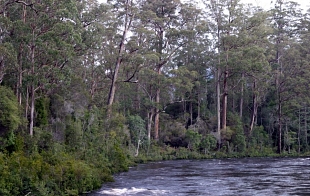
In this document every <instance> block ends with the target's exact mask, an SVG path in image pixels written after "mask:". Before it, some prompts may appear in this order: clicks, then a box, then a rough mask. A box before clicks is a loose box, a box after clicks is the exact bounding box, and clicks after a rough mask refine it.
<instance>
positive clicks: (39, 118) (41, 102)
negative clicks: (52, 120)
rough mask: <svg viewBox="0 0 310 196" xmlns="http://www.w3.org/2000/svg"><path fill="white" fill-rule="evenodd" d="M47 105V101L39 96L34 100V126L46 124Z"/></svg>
mask: <svg viewBox="0 0 310 196" xmlns="http://www.w3.org/2000/svg"><path fill="white" fill-rule="evenodd" d="M48 106H49V101H48V99H46V98H39V99H37V100H36V102H35V111H36V114H37V115H36V126H38V127H39V126H44V125H47V124H48Z"/></svg>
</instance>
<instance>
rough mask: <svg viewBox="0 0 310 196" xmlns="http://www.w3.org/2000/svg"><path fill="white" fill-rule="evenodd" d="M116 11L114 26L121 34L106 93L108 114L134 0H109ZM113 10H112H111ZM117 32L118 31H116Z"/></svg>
mask: <svg viewBox="0 0 310 196" xmlns="http://www.w3.org/2000/svg"><path fill="white" fill-rule="evenodd" d="M109 3H111V4H112V5H113V7H114V9H115V12H117V13H116V14H117V16H116V17H117V18H118V21H117V22H116V23H114V25H116V27H121V28H122V30H121V35H120V39H119V48H118V51H117V53H116V54H115V57H116V59H115V66H114V68H113V69H112V77H111V85H110V91H109V94H108V102H107V105H108V116H109V115H110V114H111V109H112V108H111V107H112V104H113V102H114V96H115V90H116V81H117V79H118V74H119V70H120V67H121V63H122V60H123V55H124V53H125V45H126V39H127V37H128V34H129V31H130V28H131V27H132V22H133V20H134V18H135V14H136V9H137V8H136V4H135V1H134V0H122V1H109ZM112 12H113V11H112ZM117 33H119V31H117Z"/></svg>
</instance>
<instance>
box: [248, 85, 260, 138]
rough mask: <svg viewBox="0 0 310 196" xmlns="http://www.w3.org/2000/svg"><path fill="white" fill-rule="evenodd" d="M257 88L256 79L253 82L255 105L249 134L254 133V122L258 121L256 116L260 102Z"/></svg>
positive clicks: (253, 100)
mask: <svg viewBox="0 0 310 196" xmlns="http://www.w3.org/2000/svg"><path fill="white" fill-rule="evenodd" d="M255 90H256V81H254V83H253V95H252V96H253V97H252V103H253V107H252V113H251V122H250V131H249V135H251V134H252V132H253V127H254V123H255V122H256V118H257V108H258V103H257V95H256V93H255Z"/></svg>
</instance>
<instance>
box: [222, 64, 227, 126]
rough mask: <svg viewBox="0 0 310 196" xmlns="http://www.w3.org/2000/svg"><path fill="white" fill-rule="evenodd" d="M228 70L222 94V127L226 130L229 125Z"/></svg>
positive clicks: (225, 74) (225, 73)
mask: <svg viewBox="0 0 310 196" xmlns="http://www.w3.org/2000/svg"><path fill="white" fill-rule="evenodd" d="M227 79H228V70H227V69H226V70H225V72H224V82H223V95H222V129H224V130H226V127H227V124H226V123H227V96H228V84H227Z"/></svg>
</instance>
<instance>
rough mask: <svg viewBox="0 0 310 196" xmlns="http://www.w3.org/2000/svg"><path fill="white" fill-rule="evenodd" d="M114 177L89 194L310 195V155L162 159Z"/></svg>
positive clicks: (91, 195)
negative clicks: (304, 156) (302, 156)
mask: <svg viewBox="0 0 310 196" xmlns="http://www.w3.org/2000/svg"><path fill="white" fill-rule="evenodd" d="M114 178H115V182H112V183H107V184H104V185H103V186H102V188H101V189H100V190H97V191H94V192H93V193H91V194H89V196H101V195H145V196H149V195H171V196H174V195H182V196H187V195H249V196H252V195H268V196H271V195H310V158H243V159H214V160H179V161H162V162H155V163H148V164H141V165H139V166H137V167H134V168H130V170H129V172H125V173H120V174H117V175H115V176H114Z"/></svg>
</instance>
